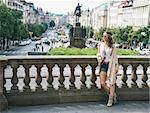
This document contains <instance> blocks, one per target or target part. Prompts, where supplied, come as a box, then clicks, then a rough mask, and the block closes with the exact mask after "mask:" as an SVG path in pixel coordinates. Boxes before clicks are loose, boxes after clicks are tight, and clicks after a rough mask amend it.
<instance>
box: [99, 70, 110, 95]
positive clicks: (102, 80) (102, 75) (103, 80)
mask: <svg viewBox="0 0 150 113" xmlns="http://www.w3.org/2000/svg"><path fill="white" fill-rule="evenodd" d="M106 77H107V74H106V72H104V71H101V72H100V84H101V87H102V88H103V89H104V90H105V91H106V92H107V93H108V94H109V92H110V88H109V87H108V86H107V84H106Z"/></svg>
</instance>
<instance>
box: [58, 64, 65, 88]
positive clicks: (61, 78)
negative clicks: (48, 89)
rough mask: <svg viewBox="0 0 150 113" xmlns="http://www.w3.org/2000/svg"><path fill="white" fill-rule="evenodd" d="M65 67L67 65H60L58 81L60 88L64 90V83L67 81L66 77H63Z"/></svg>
mask: <svg viewBox="0 0 150 113" xmlns="http://www.w3.org/2000/svg"><path fill="white" fill-rule="evenodd" d="M64 66H65V65H62V64H61V65H59V67H60V75H59V77H58V81H59V88H64V84H63V83H64V81H65V77H64V76H63V71H64Z"/></svg>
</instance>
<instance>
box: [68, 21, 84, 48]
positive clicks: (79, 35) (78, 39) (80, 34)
mask: <svg viewBox="0 0 150 113" xmlns="http://www.w3.org/2000/svg"><path fill="white" fill-rule="evenodd" d="M85 41H86V40H85V28H83V27H81V26H80V23H76V26H75V27H74V28H73V36H72V37H70V45H71V47H77V48H84V47H85Z"/></svg>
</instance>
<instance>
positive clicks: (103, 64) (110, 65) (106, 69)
mask: <svg viewBox="0 0 150 113" xmlns="http://www.w3.org/2000/svg"><path fill="white" fill-rule="evenodd" d="M97 60H98V64H99V66H100V73H99V74H100V84H101V87H102V88H103V89H104V90H105V91H106V92H107V94H108V96H109V98H108V102H107V106H108V107H110V106H112V104H114V103H116V102H117V95H116V92H115V85H116V73H117V71H118V60H117V56H116V48H115V46H114V45H113V41H112V33H111V32H104V33H103V41H102V42H101V43H99V45H98V52H97Z"/></svg>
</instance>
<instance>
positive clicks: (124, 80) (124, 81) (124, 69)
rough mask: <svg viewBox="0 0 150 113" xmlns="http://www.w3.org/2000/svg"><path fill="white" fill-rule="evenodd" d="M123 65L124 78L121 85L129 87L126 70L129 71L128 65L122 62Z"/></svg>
mask: <svg viewBox="0 0 150 113" xmlns="http://www.w3.org/2000/svg"><path fill="white" fill-rule="evenodd" d="M122 66H123V75H122V78H121V80H122V83H121V85H122V87H124V88H126V87H127V72H126V71H127V67H128V65H125V64H122Z"/></svg>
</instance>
